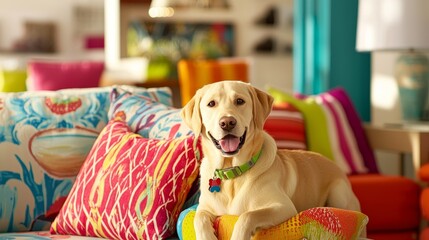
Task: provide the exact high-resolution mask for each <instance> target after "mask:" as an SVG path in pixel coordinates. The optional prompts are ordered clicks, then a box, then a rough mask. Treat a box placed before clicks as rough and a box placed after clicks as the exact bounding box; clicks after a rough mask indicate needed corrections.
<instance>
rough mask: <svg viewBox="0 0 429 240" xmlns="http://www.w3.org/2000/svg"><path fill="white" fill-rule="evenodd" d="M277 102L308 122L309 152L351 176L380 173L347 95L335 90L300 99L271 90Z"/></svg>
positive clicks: (306, 123) (341, 90) (342, 91)
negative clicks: (296, 112)
mask: <svg viewBox="0 0 429 240" xmlns="http://www.w3.org/2000/svg"><path fill="white" fill-rule="evenodd" d="M269 92H270V93H271V95H273V97H274V98H275V102H288V103H290V104H293V105H294V106H295V107H297V108H298V109H299V110H300V111H301V112H302V113H303V114H304V118H305V126H306V133H307V139H308V142H307V144H308V149H309V150H311V151H315V152H318V153H321V154H322V155H324V156H326V157H328V158H330V159H332V160H334V161H335V162H336V163H337V164H338V165H339V166H340V167H341V169H343V170H344V172H346V173H348V174H357V173H368V172H371V173H377V172H378V169H377V165H376V162H375V157H374V153H373V152H372V150H371V148H370V146H369V143H368V140H367V138H366V136H365V133H364V130H363V128H362V125H361V120H360V118H359V116H358V114H357V112H356V110H355V108H354V106H353V104H352V102H351V100H350V99H349V97H348V95H347V93H346V92H345V91H344V90H343V89H341V88H336V89H332V90H330V91H328V92H325V93H321V94H319V95H315V96H302V97H301V98H297V97H294V96H291V95H290V94H287V93H284V92H281V91H279V90H277V89H273V88H271V89H270V90H269Z"/></svg>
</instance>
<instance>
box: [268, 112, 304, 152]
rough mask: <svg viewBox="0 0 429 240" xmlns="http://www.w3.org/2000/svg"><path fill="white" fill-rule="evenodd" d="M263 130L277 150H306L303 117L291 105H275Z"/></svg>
mask: <svg viewBox="0 0 429 240" xmlns="http://www.w3.org/2000/svg"><path fill="white" fill-rule="evenodd" d="M264 130H265V131H266V132H267V133H268V134H270V135H271V136H272V137H273V138H274V140H275V141H276V144H277V148H279V149H301V150H306V149H307V144H306V138H305V124H304V116H303V115H302V113H301V112H300V111H299V110H298V109H296V108H295V107H294V106H293V105H291V104H285V105H275V106H274V108H273V110H272V111H271V113H270V115H269V116H268V118H267V120H266V121H265V125H264Z"/></svg>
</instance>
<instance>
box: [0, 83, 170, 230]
mask: <svg viewBox="0 0 429 240" xmlns="http://www.w3.org/2000/svg"><path fill="white" fill-rule="evenodd" d="M127 90H128V91H131V92H135V93H136V94H141V95H144V96H145V97H147V98H148V99H153V100H157V101H162V102H163V103H165V104H171V91H170V89H168V88H159V89H144V88H132V87H127ZM111 91H112V88H111V87H106V88H89V89H67V90H60V91H37V92H22V93H0V156H1V158H0V232H12V231H14V232H16V231H28V230H42V229H46V228H47V227H48V226H49V225H50V220H53V218H54V217H55V214H56V213H58V211H59V209H60V208H61V206H62V203H63V202H64V200H65V198H66V196H67V194H68V193H69V191H70V189H71V187H72V185H73V183H74V179H75V176H76V175H77V173H78V171H79V169H80V167H81V165H82V163H83V162H84V160H85V158H86V155H87V154H88V152H89V150H90V149H91V147H92V145H93V143H94V141H95V139H96V138H97V136H98V134H99V132H100V131H101V130H102V129H103V128H104V126H105V125H106V124H107V122H108V110H109V107H110V98H109V97H110V96H109V94H110V93H111Z"/></svg>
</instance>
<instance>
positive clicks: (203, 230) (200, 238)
mask: <svg viewBox="0 0 429 240" xmlns="http://www.w3.org/2000/svg"><path fill="white" fill-rule="evenodd" d="M213 219H214V216H213V215H212V214H210V213H209V212H207V211H197V213H196V215H195V218H194V228H195V233H196V239H197V240H217V237H216V235H215V233H214V228H213Z"/></svg>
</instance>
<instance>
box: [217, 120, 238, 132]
mask: <svg viewBox="0 0 429 240" xmlns="http://www.w3.org/2000/svg"><path fill="white" fill-rule="evenodd" d="M235 125H237V120H236V119H235V118H233V117H222V118H221V119H220V121H219V126H220V128H222V129H223V130H225V131H231V130H232V129H234V127H235Z"/></svg>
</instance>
